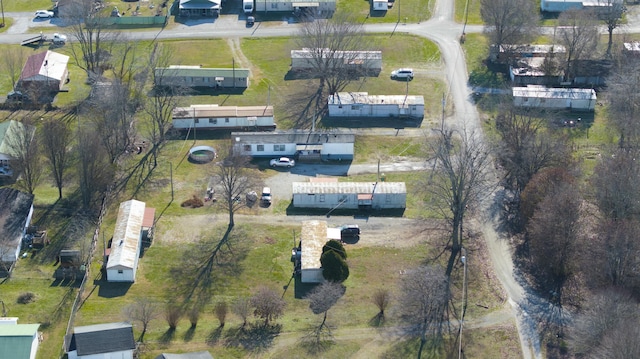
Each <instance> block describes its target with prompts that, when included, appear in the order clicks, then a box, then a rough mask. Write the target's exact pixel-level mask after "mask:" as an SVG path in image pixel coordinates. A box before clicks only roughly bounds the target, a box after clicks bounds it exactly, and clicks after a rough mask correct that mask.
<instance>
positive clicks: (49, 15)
mask: <svg viewBox="0 0 640 359" xmlns="http://www.w3.org/2000/svg"><path fill="white" fill-rule="evenodd" d="M53 15H55V14H54V13H53V11H49V10H38V11H36V18H38V19H41V18H47V19H49V18H52V17H53Z"/></svg>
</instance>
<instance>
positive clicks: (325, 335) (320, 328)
mask: <svg viewBox="0 0 640 359" xmlns="http://www.w3.org/2000/svg"><path fill="white" fill-rule="evenodd" d="M345 292H346V287H345V286H343V285H342V284H340V283H338V282H331V281H327V282H324V283H322V284H320V285H319V286H317V287H315V288H314V289H313V290H312V291H311V292H310V293H309V294H308V295H307V296H306V299H307V300H309V309H311V311H312V312H313V314H316V315H318V314H323V316H322V322H321V323H320V324H319V325H317V326H316V327H315V328H313V330H312V334H311V335H310V336H309V338H312V340H313V343H314V345H315V346H322V344H323V342H324V341H325V340H328V339H330V338H331V328H329V326H328V325H327V313H328V312H329V309H331V307H333V306H334V305H335V304H336V303H337V302H338V300H339V299H340V298H342V296H343V295H344V293H345Z"/></svg>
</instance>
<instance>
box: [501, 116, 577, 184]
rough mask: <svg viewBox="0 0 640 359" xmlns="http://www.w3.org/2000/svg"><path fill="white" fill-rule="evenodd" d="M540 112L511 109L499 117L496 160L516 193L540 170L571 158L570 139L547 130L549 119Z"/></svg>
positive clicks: (560, 163) (559, 164)
mask: <svg viewBox="0 0 640 359" xmlns="http://www.w3.org/2000/svg"><path fill="white" fill-rule="evenodd" d="M537 115H538V116H536V114H533V113H518V112H516V111H515V110H514V109H513V108H509V109H507V110H505V111H503V112H502V113H500V114H499V115H498V116H497V117H496V129H497V131H498V134H499V136H500V139H501V141H500V143H499V144H498V146H497V149H496V151H495V153H496V159H497V161H498V163H499V164H500V166H501V167H502V168H503V169H504V170H505V172H506V173H505V181H504V183H505V185H506V186H507V188H509V189H511V190H513V191H514V192H515V193H516V194H520V193H521V192H522V191H523V190H524V188H525V187H526V186H527V184H528V183H529V181H530V180H531V178H532V177H533V176H534V175H535V174H536V173H538V172H539V171H540V170H542V169H543V168H546V167H553V166H563V165H564V164H565V163H566V162H567V161H568V160H567V159H568V158H570V156H569V154H570V150H569V147H568V146H567V144H566V142H567V141H566V139H565V138H564V137H559V136H555V135H553V134H550V133H549V131H546V127H545V124H546V122H548V120H545V119H543V116H540V114H537Z"/></svg>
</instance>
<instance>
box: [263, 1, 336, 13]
mask: <svg viewBox="0 0 640 359" xmlns="http://www.w3.org/2000/svg"><path fill="white" fill-rule="evenodd" d="M282 11H286V12H296V13H297V12H308V14H309V15H313V16H315V17H331V15H333V13H334V12H335V11H336V0H314V1H309V0H284V1H282V0H256V13H259V12H263V13H267V12H282Z"/></svg>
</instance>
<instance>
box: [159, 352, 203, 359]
mask: <svg viewBox="0 0 640 359" xmlns="http://www.w3.org/2000/svg"><path fill="white" fill-rule="evenodd" d="M155 359H213V357H212V356H211V354H210V353H209V352H207V351H202V352H194V353H183V354H170V353H162V354H160V355H158V356H157V357H156V358H155Z"/></svg>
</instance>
